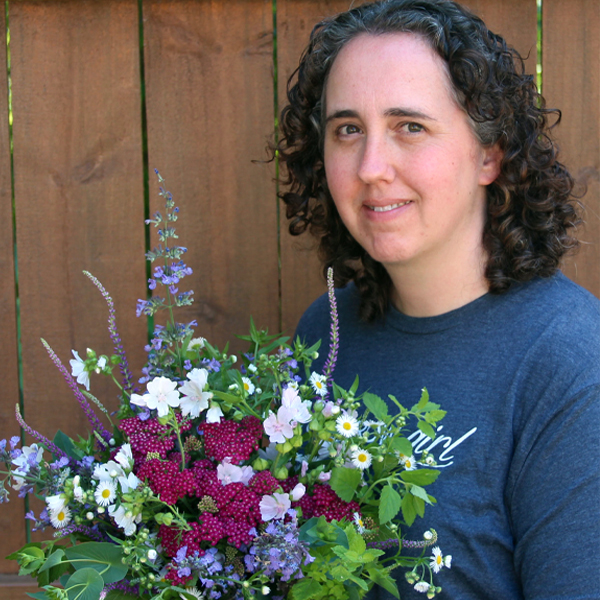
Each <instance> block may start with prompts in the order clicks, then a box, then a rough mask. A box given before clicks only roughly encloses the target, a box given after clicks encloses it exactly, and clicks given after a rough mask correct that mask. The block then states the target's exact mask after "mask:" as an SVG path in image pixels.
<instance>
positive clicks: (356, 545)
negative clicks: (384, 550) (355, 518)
mask: <svg viewBox="0 0 600 600" xmlns="http://www.w3.org/2000/svg"><path fill="white" fill-rule="evenodd" d="M344 531H345V532H346V535H347V536H348V545H349V548H350V550H352V551H353V552H356V553H357V554H363V553H364V552H365V550H366V549H367V544H366V542H365V540H364V539H363V536H362V535H360V534H359V533H358V532H357V531H356V529H355V528H354V525H348V527H346V528H345V529H344Z"/></svg>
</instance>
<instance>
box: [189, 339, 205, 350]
mask: <svg viewBox="0 0 600 600" xmlns="http://www.w3.org/2000/svg"><path fill="white" fill-rule="evenodd" d="M204 344H206V339H204V338H203V337H197V338H193V339H191V340H190V343H189V344H188V347H187V349H188V350H202V348H204Z"/></svg>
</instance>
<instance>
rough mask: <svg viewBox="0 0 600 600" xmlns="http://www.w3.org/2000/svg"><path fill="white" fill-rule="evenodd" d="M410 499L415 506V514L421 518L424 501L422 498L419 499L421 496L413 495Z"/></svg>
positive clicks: (423, 511) (423, 512)
mask: <svg viewBox="0 0 600 600" xmlns="http://www.w3.org/2000/svg"><path fill="white" fill-rule="evenodd" d="M412 501H413V506H414V507H415V510H416V511H417V514H418V515H419V516H420V517H421V519H422V518H423V515H424V514H425V502H423V500H421V498H417V497H416V496H413V499H412Z"/></svg>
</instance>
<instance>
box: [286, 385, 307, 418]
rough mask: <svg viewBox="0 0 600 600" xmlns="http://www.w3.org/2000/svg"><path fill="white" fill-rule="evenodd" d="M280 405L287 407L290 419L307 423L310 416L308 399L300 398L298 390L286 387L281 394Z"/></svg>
mask: <svg viewBox="0 0 600 600" xmlns="http://www.w3.org/2000/svg"><path fill="white" fill-rule="evenodd" d="M281 406H284V407H285V408H287V409H289V410H290V412H291V414H292V419H293V420H294V421H298V423H308V422H309V421H310V420H311V419H312V417H311V414H310V409H311V402H310V400H304V401H303V400H302V398H301V397H300V395H299V394H298V391H297V390H295V389H294V388H291V387H289V386H288V387H286V388H285V390H283V394H282V395H281Z"/></svg>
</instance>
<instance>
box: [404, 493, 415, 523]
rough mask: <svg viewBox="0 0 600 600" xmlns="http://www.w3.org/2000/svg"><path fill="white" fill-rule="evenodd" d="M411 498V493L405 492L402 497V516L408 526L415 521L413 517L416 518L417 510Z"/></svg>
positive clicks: (412, 497)
mask: <svg viewBox="0 0 600 600" xmlns="http://www.w3.org/2000/svg"><path fill="white" fill-rule="evenodd" d="M413 500H414V496H412V495H411V494H406V495H405V496H404V498H402V518H403V519H404V521H405V522H406V524H407V525H408V526H409V527H410V526H411V525H412V524H413V523H414V522H415V519H416V518H417V511H416V509H415V505H414V503H413Z"/></svg>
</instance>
